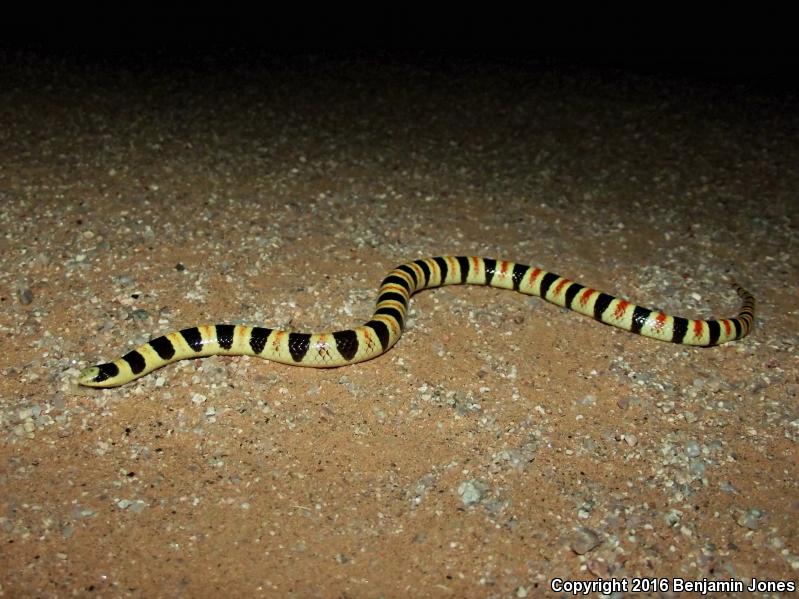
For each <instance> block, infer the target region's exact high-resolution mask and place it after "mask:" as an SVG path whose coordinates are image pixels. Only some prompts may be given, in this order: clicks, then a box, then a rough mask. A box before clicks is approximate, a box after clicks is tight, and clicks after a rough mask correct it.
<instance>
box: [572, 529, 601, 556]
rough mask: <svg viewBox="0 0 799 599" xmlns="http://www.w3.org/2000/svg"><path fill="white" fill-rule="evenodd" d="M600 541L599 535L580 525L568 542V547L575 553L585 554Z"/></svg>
mask: <svg viewBox="0 0 799 599" xmlns="http://www.w3.org/2000/svg"><path fill="white" fill-rule="evenodd" d="M601 543H602V539H600V538H599V535H598V534H597V533H596V532H595V531H593V530H591V529H590V528H587V527H585V526H580V527H578V528H577V531H576V532H575V533H574V535H573V536H572V538H571V541H570V542H569V548H570V549H571V550H572V551H574V552H575V553H576V554H577V555H585V554H586V553H588V552H589V551H591V550H592V549H594V548H595V547H597V546H599V545H600V544H601Z"/></svg>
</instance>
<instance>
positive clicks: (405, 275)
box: [77, 256, 755, 387]
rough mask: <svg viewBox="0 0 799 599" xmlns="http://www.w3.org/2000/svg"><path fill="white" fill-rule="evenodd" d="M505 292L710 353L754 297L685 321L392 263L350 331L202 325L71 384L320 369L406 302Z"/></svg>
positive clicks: (374, 336)
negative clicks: (481, 290)
mask: <svg viewBox="0 0 799 599" xmlns="http://www.w3.org/2000/svg"><path fill="white" fill-rule="evenodd" d="M464 284H466V285H487V286H490V287H498V288H501V289H513V290H515V291H519V292H521V293H524V294H526V295H533V296H538V297H541V298H543V299H545V300H546V301H548V302H551V303H553V304H556V305H558V306H563V307H566V308H569V309H570V310H574V311H575V312H579V313H580V314H585V315H586V316H591V317H593V318H594V319H596V320H598V321H599V322H602V323H604V324H607V325H610V326H613V327H616V328H619V329H624V330H626V331H630V332H631V333H636V334H638V335H643V336H645V337H651V338H653V339H658V340H661V341H670V342H673V343H679V344H683V345H698V346H712V345H720V344H722V343H727V342H728V341H733V340H735V339H741V338H742V337H745V336H746V335H748V334H749V331H750V330H751V329H752V326H753V324H754V318H755V298H754V297H753V296H752V294H750V293H749V292H748V291H746V290H745V289H744V288H743V287H740V286H739V285H737V284H736V283H733V284H732V285H733V287H734V288H735V290H736V291H737V292H738V295H739V296H740V297H741V298H742V300H743V305H742V307H741V309H740V311H739V312H738V315H737V316H735V317H734V318H723V319H720V320H693V319H689V318H682V317H679V316H669V315H667V314H664V313H663V312H660V311H655V310H650V309H648V308H643V307H641V306H636V305H635V304H633V303H631V302H629V301H627V300H624V299H620V298H617V297H613V296H612V295H608V294H607V293H603V292H601V291H597V290H595V289H591V288H589V287H584V286H583V285H580V284H579V283H575V282H574V281H570V280H569V279H566V278H563V277H561V276H559V275H556V274H554V273H551V272H547V271H545V270H542V269H540V268H535V267H531V266H526V265H524V264H515V263H513V262H509V261H506V260H494V259H491V258H479V257H464V256H458V257H454V256H444V257H441V256H439V257H435V258H427V259H424V260H415V261H413V262H406V263H404V264H400V265H399V266H397V267H396V268H395V269H394V270H392V271H391V272H390V273H388V275H386V277H385V278H384V279H383V282H382V283H381V284H380V289H379V291H378V295H377V307H376V310H375V313H374V314H373V315H372V318H371V320H369V322H367V323H365V324H363V325H361V326H359V327H356V328H354V329H345V330H341V331H335V332H325V333H297V332H289V331H284V330H279V329H269V328H265V327H251V326H246V325H231V324H217V325H202V326H195V327H190V328H187V329H183V330H181V331H176V332H173V333H169V334H167V335H163V336H161V337H156V338H154V339H152V340H150V341H148V342H147V343H145V344H144V345H141V346H139V347H137V348H136V349H134V350H132V351H130V352H128V353H127V354H125V355H124V356H122V357H121V358H119V359H118V360H115V361H113V362H107V363H104V364H99V365H97V366H92V367H90V368H86V369H85V370H83V371H82V372H81V373H80V375H79V376H78V380H77V382H78V383H79V384H81V385H85V386H87V387H116V386H119V385H124V384H125V383H128V382H130V381H133V380H135V379H138V378H140V377H142V376H144V375H146V374H148V373H150V372H152V371H153V370H156V369H158V368H161V367H162V366H165V365H167V364H170V363H172V362H176V361H177V360H185V359H187V358H201V357H205V356H213V355H228V356H243V355H246V356H257V357H259V358H264V359H267V360H272V361H275V362H282V363H283V364H292V365H295V366H310V367H313V368H327V367H334V366H346V365H348V364H355V363H357V362H363V361H365V360H370V359H372V358H375V357H377V356H379V355H381V354H383V353H385V352H386V351H388V350H389V348H391V346H393V345H394V344H395V343H396V342H397V340H398V339H399V338H400V336H401V335H402V331H403V329H404V326H405V321H406V317H407V313H408V304H409V302H410V298H411V296H412V295H413V294H414V293H416V292H417V291H421V290H423V289H430V288H432V287H441V286H444V285H464Z"/></svg>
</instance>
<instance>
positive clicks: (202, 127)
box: [0, 53, 799, 598]
mask: <svg viewBox="0 0 799 599" xmlns="http://www.w3.org/2000/svg"><path fill="white" fill-rule="evenodd" d="M2 58H3V65H4V66H3V69H2V73H1V74H0V78H1V79H2V80H0V230H1V231H2V235H1V236H0V253H1V257H0V302H1V303H0V307H1V308H0V335H1V337H2V339H3V343H4V350H3V351H2V353H0V374H2V379H1V380H0V435H2V446H1V447H0V560H2V573H0V595H2V596H5V597H22V596H31V597H34V596H35V597H66V596H84V597H88V596H94V597H126V596H130V597H217V596H220V595H221V594H223V593H224V594H225V595H227V596H230V597H253V596H274V597H350V598H356V597H375V598H377V597H386V598H388V597H422V596H431V597H534V596H539V595H544V594H555V591H557V588H555V589H554V590H553V587H552V582H553V580H554V579H556V578H561V579H563V580H565V581H571V580H584V581H590V580H597V579H598V578H602V579H604V580H611V579H615V580H617V581H626V584H628V585H629V586H628V590H632V588H633V587H632V585H633V584H636V581H638V583H639V584H642V587H641V588H643V590H647V589H649V590H650V593H649V594H653V595H658V594H659V595H660V596H672V595H676V594H677V593H676V591H677V590H678V588H677V587H676V585H678V584H679V582H678V581H676V580H675V579H676V578H681V579H684V580H687V581H702V580H703V579H705V580H709V581H727V582H729V581H732V582H733V583H735V582H740V583H742V584H744V585H749V584H750V583H751V581H752V579H756V580H757V581H772V583H773V584H769V585H767V587H761V588H760V590H763V589H765V588H768V589H771V590H779V586H778V583H777V581H787V583H791V582H793V583H795V582H796V581H797V580H799V488H798V482H797V479H798V477H799V467H798V466H797V462H798V460H797V454H798V453H799V452H798V451H797V439H799V413H797V412H798V410H797V391H798V390H799V363H798V362H797V340H798V337H797V333H798V332H799V326H798V325H799V322H797V321H798V318H797V304H798V303H799V302H798V301H797V300H799V287H798V286H797V281H799V272H797V271H799V264H798V263H797V260H796V253H797V251H798V250H799V246H798V244H797V241H798V240H799V233H798V232H797V231H798V227H799V217H798V216H797V214H798V212H799V211H798V210H797V203H798V202H797V189H799V170H797V169H796V165H797V164H799V136H798V135H797V131H799V118H798V117H797V109H796V107H797V106H798V105H799V103H798V102H797V98H796V97H795V96H792V95H791V94H789V93H785V92H783V91H770V90H769V88H768V87H758V88H749V87H747V86H746V85H743V84H739V83H729V82H725V81H711V82H703V81H701V80H698V79H696V78H681V77H680V76H676V75H670V76H665V75H663V76H653V75H646V74H643V73H638V74H635V73H626V74H625V73H622V72H618V71H614V70H607V69H606V70H596V69H588V68H576V67H569V66H563V65H552V64H548V63H546V62H541V63H529V62H527V63H526V62H523V61H507V60H506V61H488V60H486V61H474V60H460V61H454V62H442V61H438V60H418V59H417V60H414V61H410V62H409V61H408V60H406V59H392V60H387V59H367V58H363V57H361V58H352V59H343V58H341V59H335V60H328V59H324V58H322V57H320V56H315V57H314V56H311V57H307V56H306V57H301V58H294V59H290V60H289V59H282V60H274V61H270V60H267V59H263V58H259V57H254V58H252V59H251V60H249V61H242V60H240V59H235V60H234V59H232V58H228V59H225V58H223V57H217V58H216V59H214V60H209V61H205V62H203V61H199V62H188V61H186V62H181V61H178V62H176V63H169V62H168V61H166V60H159V61H157V64H158V65H159V66H158V67H146V66H144V65H143V64H139V63H136V62H125V61H121V62H115V63H96V62H89V63H79V62H76V61H70V60H67V61H59V60H55V59H53V58H52V57H50V58H47V59H45V58H41V57H36V56H34V55H27V54H22V55H16V54H13V53H7V54H5V55H3V56H2ZM441 254H456V255H463V254H465V255H483V256H490V257H498V258H506V259H510V260H515V261H518V262H523V263H527V264H535V265H538V266H541V267H543V268H546V269H549V270H553V271H555V272H557V273H559V274H562V275H564V276H567V277H569V278H572V279H576V280H578V281H580V282H582V283H584V284H586V285H590V286H592V287H595V288H598V289H602V290H605V291H607V292H609V293H613V294H616V295H621V296H624V297H627V298H629V299H631V300H633V301H636V302H638V303H641V304H643V305H646V306H649V307H653V308H660V309H664V310H666V311H668V312H670V313H674V314H677V315H682V316H688V317H705V318H706V317H710V316H729V315H733V314H735V313H736V311H737V308H738V299H737V297H736V296H735V294H734V293H733V292H732V291H731V290H730V288H729V286H728V285H727V283H726V280H727V278H728V277H729V276H734V277H735V278H737V279H738V280H739V281H740V282H742V283H743V284H745V285H746V286H747V287H749V288H750V289H751V290H752V291H753V293H754V294H755V295H756V296H757V299H758V316H757V326H756V329H755V331H754V333H753V334H752V335H751V336H750V337H748V338H746V339H744V340H742V341H739V342H735V343H731V344H728V345H725V346H722V347H718V348H713V349H693V348H685V347H681V346H675V345H670V344H665V343H659V342H656V341H652V340H648V339H644V338H641V337H637V336H635V335H631V334H629V333H626V332H624V331H619V330H614V329H611V328H609V327H606V326H603V325H601V324H598V323H596V322H594V321H592V320H590V319H587V318H585V317H582V316H580V315H577V314H575V313H573V312H568V311H566V310H563V309H560V308H557V307H555V306H552V305H549V304H546V303H545V302H542V301H541V300H539V299H536V298H529V297H525V296H522V295H518V294H514V293H512V292H507V291H500V290H495V289H488V288H473V287H450V288H446V289H441V290H433V291H427V292H424V293H422V294H420V295H418V296H416V297H415V298H414V300H413V302H412V307H411V313H410V314H411V315H410V319H409V327H408V329H407V331H406V333H405V335H404V337H403V338H402V339H401V340H400V342H399V343H398V344H397V346H396V347H395V348H394V349H392V350H391V351H390V352H389V353H388V354H386V355H384V356H382V357H380V358H378V359H376V360H373V361H371V362H367V363H363V364H359V365H355V366H350V367H346V368H340V369H332V370H309V369H301V368H293V367H289V366H282V365H278V364H272V363H269V362H266V361H262V360H257V359H252V358H245V357H240V358H220V357H213V358H209V359H205V360H196V361H186V362H182V363H179V364H175V365H172V366H170V367H167V368H165V369H163V370H160V371H157V372H155V373H153V374H151V375H149V376H147V377H145V378H144V379H142V380H140V381H137V382H134V383H131V384H129V385H126V386H124V387H121V388H119V389H115V390H105V391H103V390H92V389H85V388H78V387H76V386H75V384H74V379H75V376H76V375H77V373H78V372H79V370H80V369H81V368H83V367H85V366H88V365H91V364H94V363H97V362H98V361H105V360H109V359H114V358H116V357H119V356H120V355H121V354H122V353H124V352H126V351H128V350H129V349H130V348H132V347H133V346H134V345H135V344H137V343H140V342H143V341H145V340H147V339H148V338H150V337H152V336H155V335H158V334H161V333H164V332H168V331H171V330H174V329H178V328H184V327H187V326H191V325H195V324H199V323H207V322H244V323H250V324H264V325H267V326H278V327H290V328H293V329H295V330H304V331H312V330H325V329H331V328H346V327H350V326H353V325H355V324H360V323H361V322H363V321H365V320H366V319H368V317H369V315H370V314H371V310H372V303H373V301H374V294H375V290H376V288H377V286H378V284H379V282H380V280H381V279H382V277H383V275H384V273H385V272H387V271H388V270H389V269H391V268H392V267H394V266H395V265H396V264H398V263H400V262H403V261H405V260H407V259H413V258H419V257H425V256H434V255H441ZM641 578H646V579H648V582H646V581H645V582H644V583H640V579H641ZM619 584H622V583H621V582H619ZM653 584H654V585H655V586H656V587H657V588H656V589H654V588H653V587H652V585H653ZM647 585H649V586H647ZM786 588H787V587H786ZM605 590H611V589H605ZM628 594H629V593H628ZM767 594H768V593H767ZM778 594H779V593H776V592H775V593H771V596H776V595H778ZM790 594H791V593H789V592H788V593H785V595H786V596H787V595H790ZM613 596H616V597H618V596H621V594H620V593H616V594H614V595H613Z"/></svg>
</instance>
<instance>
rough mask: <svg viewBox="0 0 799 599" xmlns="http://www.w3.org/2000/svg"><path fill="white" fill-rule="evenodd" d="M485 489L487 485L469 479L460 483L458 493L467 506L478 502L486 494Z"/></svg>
mask: <svg viewBox="0 0 799 599" xmlns="http://www.w3.org/2000/svg"><path fill="white" fill-rule="evenodd" d="M485 491H486V489H485V486H484V485H482V484H481V483H479V482H477V481H476V480H468V481H466V482H463V483H461V484H460V485H458V495H460V496H461V501H463V505H466V506H468V505H474V504H475V503H478V502H479V501H480V500H481V499H482V498H483V496H484V495H485Z"/></svg>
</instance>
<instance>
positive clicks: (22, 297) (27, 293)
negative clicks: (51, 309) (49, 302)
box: [17, 287, 33, 306]
mask: <svg viewBox="0 0 799 599" xmlns="http://www.w3.org/2000/svg"><path fill="white" fill-rule="evenodd" d="M17 297H19V303H20V304H22V305H23V306H27V305H28V304H30V303H31V302H32V301H33V291H31V290H30V289H28V288H27V287H23V288H21V289H19V291H18V292H17Z"/></svg>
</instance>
